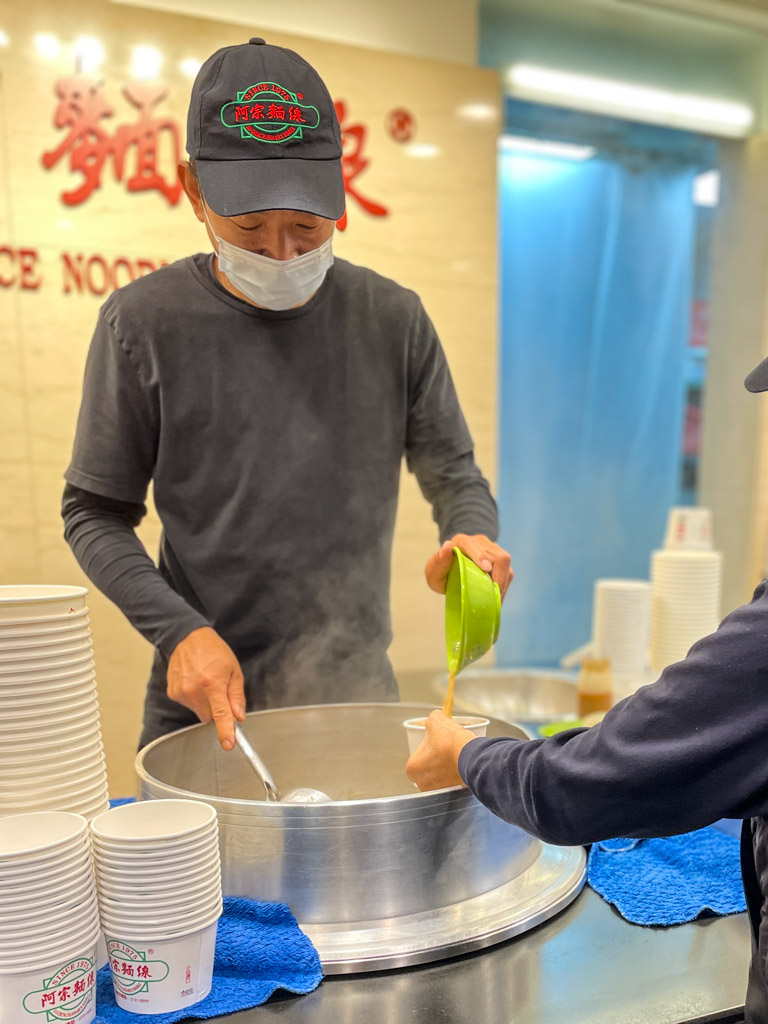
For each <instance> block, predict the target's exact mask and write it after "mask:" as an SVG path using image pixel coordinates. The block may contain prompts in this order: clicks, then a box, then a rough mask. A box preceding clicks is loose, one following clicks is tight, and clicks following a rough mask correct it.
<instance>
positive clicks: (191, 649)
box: [62, 39, 511, 749]
mask: <svg viewBox="0 0 768 1024" xmlns="http://www.w3.org/2000/svg"><path fill="white" fill-rule="evenodd" d="M187 151H188V153H189V156H190V161H189V163H184V164H182V165H181V166H180V167H179V175H180V180H181V183H182V185H183V187H184V190H185V192H186V194H187V196H188V198H189V201H190V203H191V205H192V209H193V210H194V212H195V215H196V217H197V218H198V220H199V221H201V223H203V224H204V225H205V227H206V230H207V232H208V237H209V239H210V241H211V244H212V246H213V249H214V254H213V255H204V254H199V255H197V256H192V257H189V258H187V259H184V260H181V261H179V262H178V263H174V264H172V265H171V266H168V267H165V268H163V269H161V270H158V271H157V272H155V273H154V274H151V275H149V276H148V277H145V278H142V279H141V280H138V281H135V282H134V283H132V284H130V285H128V286H127V287H125V288H122V289H120V290H119V291H117V292H116V293H115V294H114V295H112V296H111V297H110V298H109V299H108V301H107V302H106V303H105V305H104V306H103V308H102V310H101V312H100V316H99V320H98V324H97V327H96V332H95V335H94V338H93V341H92V343H91V348H90V352H89V355H88V361H87V365H86V372H85V383H84V388H83V400H82V406H81V409H80V416H79V419H78V425H77V434H76V437H75V443H74V451H73V455H72V462H71V464H70V466H69V468H68V470H67V472H66V474H65V475H66V479H67V487H66V490H65V492H64V499H63V508H62V513H63V516H64V521H65V536H66V539H67V541H68V543H69V544H70V546H71V547H72V550H73V551H74V553H75V555H76V557H77V559H78V561H79V562H80V564H81V566H82V567H83V569H84V570H85V572H86V573H87V574H88V576H89V577H90V579H91V580H93V582H94V583H95V584H96V585H97V586H98V587H99V589H101V590H102V591H103V592H104V593H105V594H106V595H107V596H108V597H110V598H111V599H112V600H113V601H114V602H115V604H117V605H118V607H119V608H120V609H121V610H122V611H123V612H124V613H125V615H126V616H127V617H128V619H129V620H130V621H131V622H132V623H133V625H134V626H135V627H136V628H137V629H138V630H139V631H140V632H141V633H142V634H143V635H144V636H145V637H147V639H149V640H150V641H151V642H152V643H153V644H154V645H155V648H156V653H155V658H154V663H153V668H152V672H151V677H150V682H149V687H148V691H147V698H146V703H145V713H144V728H143V732H142V737H141V741H140V742H141V744H142V745H144V744H146V743H148V742H150V741H151V740H153V739H155V738H156V737H158V736H160V735H163V734H164V733H166V732H169V731H172V730H173V729H177V728H180V727H183V726H185V725H190V724H193V723H194V722H196V721H198V720H202V721H208V720H210V719H213V720H214V721H215V722H216V727H217V730H218V734H219V739H220V741H221V743H222V745H223V747H224V748H225V749H231V748H232V746H233V743H234V721H235V720H236V719H242V717H243V715H244V714H245V711H246V710H247V709H249V710H251V709H258V708H265V707H274V706H280V705H283V706H285V705H292V704H311V703H322V702H328V701H360V700H396V699H397V695H398V694H397V685H396V682H395V680H394V676H393V674H392V669H391V666H390V664H389V661H388V658H387V653H386V652H387V647H388V645H389V643H390V640H391V632H390V622H389V576H390V558H391V546H392V535H393V530H394V521H395V510H396V504H397V491H398V483H399V474H400V464H401V461H402V457H403V455H405V457H406V459H407V461H408V466H409V468H410V469H411V470H412V471H413V472H414V473H415V474H416V476H417V478H418V481H419V484H420V486H421V489H422V491H423V493H424V495H425V496H426V497H427V498H428V500H429V501H430V502H431V504H432V507H433V511H434V516H435V519H436V521H437V523H438V525H439V529H440V537H441V541H442V542H443V543H442V546H441V548H440V550H439V551H438V552H437V553H436V554H435V555H434V556H433V557H432V558H431V559H430V560H429V562H428V564H427V580H428V583H429V585H430V586H431V587H432V588H433V589H435V590H437V591H444V589H445V577H446V575H447V572H448V569H449V568H450V564H451V560H452V557H453V556H452V550H451V549H452V545H454V544H455V545H458V546H459V547H461V548H462V549H463V550H464V551H465V552H466V553H467V554H468V555H469V556H470V557H471V558H473V559H474V560H475V561H476V562H478V564H480V565H481V566H482V567H483V568H484V569H486V571H488V572H490V573H492V574H493V577H494V579H495V580H496V581H497V582H498V583H499V584H500V586H501V588H502V590H506V587H507V585H508V583H509V580H510V578H511V573H510V569H509V556H508V555H507V554H506V552H504V551H502V550H501V548H499V547H498V545H497V544H495V542H494V538H495V537H496V535H497V530H498V523H497V516H496V507H495V504H494V502H493V499H492V497H491V495H490V492H489V489H488V484H487V483H486V481H485V479H484V478H483V476H482V475H481V473H480V471H479V470H478V468H477V466H476V465H475V462H474V457H473V451H472V440H471V438H470V435H469V432H468V430H467V427H466V424H465V422H464V419H463V416H462V414H461V410H460V408H459V405H458V401H457V398H456V393H455V390H454V387H453V383H452V381H451V377H450V373H449V370H448V367H447V364H446V361H445V356H444V354H443V351H442V348H441V346H440V342H439V340H438V338H437V336H436V334H435V330H434V328H433V326H432V324H431V323H430V321H429V318H428V317H427V315H426V313H425V312H424V309H423V307H422V305H421V303H420V301H419V299H418V297H417V296H416V295H415V294H414V293H413V292H410V291H407V290H406V289H404V288H401V287H400V286H398V285H397V284H395V283H394V282H392V281H389V280H386V279H385V278H382V277H380V276H379V275H377V274H375V273H373V272H372V271H369V270H365V269H363V268H360V267H356V266H353V265H351V264H349V263H347V262H345V261H342V260H334V258H333V254H332V236H333V231H334V225H335V222H336V221H337V220H338V219H339V218H340V217H341V216H342V215H343V213H344V181H343V176H342V170H341V155H342V148H341V132H340V129H339V124H338V121H337V119H336V114H335V110H334V106H333V103H332V101H331V98H330V96H329V94H328V90H327V89H326V87H325V85H324V84H323V82H322V81H321V79H320V78H319V76H318V75H317V73H316V72H315V70H314V69H313V68H312V67H310V65H309V64H307V63H306V61H304V60H303V59H302V58H301V57H299V56H298V55H297V54H295V53H293V52H292V51H290V50H285V49H282V48H280V47H275V46H268V45H266V44H265V42H264V40H263V39H251V40H250V42H249V43H247V44H243V45H239V46H229V47H225V48H224V49H221V50H219V51H218V52H217V53H215V54H213V56H212V57H210V58H209V59H208V60H207V61H206V63H205V64H204V65H203V67H202V68H201V70H200V73H199V75H198V77H197V80H196V81H195V84H194V87H193V90H192V97H191V101H190V107H189V119H188V139H187ZM150 481H152V483H153V487H154V499H155V504H156V507H157V510H158V513H159V516H160V519H161V521H162V524H163V537H162V541H161V550H160V557H159V564H158V567H155V565H154V563H153V562H152V560H151V559H150V558H149V556H148V555H147V553H146V552H145V550H144V548H143V547H142V545H141V543H140V542H139V540H138V538H137V536H136V534H135V527H136V526H137V525H138V523H139V522H140V521H141V518H142V516H143V515H144V514H145V512H146V509H145V505H144V501H145V497H146V493H147V487H148V485H149V483H150Z"/></svg>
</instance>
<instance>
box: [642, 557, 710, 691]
mask: <svg viewBox="0 0 768 1024" xmlns="http://www.w3.org/2000/svg"><path fill="white" fill-rule="evenodd" d="M721 578H722V556H721V554H720V552H719V551H697V550H691V549H682V548H680V549H673V550H665V551H655V552H654V553H653V558H652V561H651V585H652V611H651V667H652V669H653V670H654V672H661V671H663V669H665V668H666V667H667V665H671V664H673V663H674V662H676V661H681V660H682V659H683V658H684V657H685V656H686V654H687V653H688V651H689V650H690V648H691V647H692V646H693V644H695V643H696V641H697V640H701V638H702V637H705V636H708V635H709V634H710V633H712V632H714V630H715V629H716V628H717V625H718V622H719V620H720V588H721Z"/></svg>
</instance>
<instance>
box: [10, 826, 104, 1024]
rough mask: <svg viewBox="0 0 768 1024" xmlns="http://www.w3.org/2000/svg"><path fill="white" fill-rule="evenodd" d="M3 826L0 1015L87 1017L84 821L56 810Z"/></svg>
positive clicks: (95, 923)
mask: <svg viewBox="0 0 768 1024" xmlns="http://www.w3.org/2000/svg"><path fill="white" fill-rule="evenodd" d="M2 825H3V828H2V829H1V830H0V1021H3V1022H6V1021H8V1022H9V1024H11V1022H12V1024H25V1022H27V1021H43V1020H56V1019H59V1020H67V1021H69V1022H70V1024H88V1022H89V1021H91V1020H93V1018H94V1015H95V1006H96V992H95V989H96V969H95V962H94V960H95V955H96V945H97V941H98V937H99V934H100V928H101V926H100V923H99V915H98V904H97V901H96V886H95V882H94V877H93V869H92V862H91V853H90V846H89V843H88V840H87V831H86V830H87V825H88V823H87V821H86V820H85V819H84V818H83V817H80V816H78V815H76V814H67V813H64V812H60V811H56V812H50V813H37V814H20V815H11V816H9V817H6V818H3V819H2ZM46 882H47V883H48V885H47V886H46V885H45V884H44V883H46Z"/></svg>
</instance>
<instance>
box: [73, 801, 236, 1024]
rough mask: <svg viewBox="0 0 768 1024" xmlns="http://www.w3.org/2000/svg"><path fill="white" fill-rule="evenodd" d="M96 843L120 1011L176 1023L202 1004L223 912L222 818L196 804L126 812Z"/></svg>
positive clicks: (131, 807)
mask: <svg viewBox="0 0 768 1024" xmlns="http://www.w3.org/2000/svg"><path fill="white" fill-rule="evenodd" d="M91 836H92V840H93V854H94V862H95V866H96V879H97V887H98V894H99V909H100V912H101V922H102V927H103V929H104V934H105V936H106V940H107V953H108V956H109V962H110V966H111V969H112V982H113V986H114V990H115V998H116V1000H117V1003H118V1005H119V1006H121V1007H122V1008H123V1009H125V1010H129V1011H131V1012H133V1013H170V1012H173V1011H174V1010H179V1009H182V1008H184V1007H186V1006H191V1005H192V1004H193V1003H196V1002H198V1001H199V1000H201V999H204V998H205V996H206V995H207V994H208V992H209V991H210V989H211V981H212V975H213V954H214V948H215V944H216V929H217V924H218V919H219V917H220V916H221V912H222V894H221V861H220V858H219V834H218V821H217V818H216V811H215V809H214V808H213V807H211V806H210V804H206V803H202V802H199V801H193V800H150V801H146V802H142V803H137V804H126V805H124V806H122V807H115V808H113V809H112V810H110V811H107V812H106V813H105V814H101V815H99V816H98V817H97V818H94V819H93V821H92V822H91ZM138 965H140V966H141V973H139V972H138Z"/></svg>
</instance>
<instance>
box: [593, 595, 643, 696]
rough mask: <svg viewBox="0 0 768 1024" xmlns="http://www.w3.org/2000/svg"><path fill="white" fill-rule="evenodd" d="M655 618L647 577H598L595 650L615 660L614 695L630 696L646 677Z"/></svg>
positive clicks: (612, 669)
mask: <svg viewBox="0 0 768 1024" xmlns="http://www.w3.org/2000/svg"><path fill="white" fill-rule="evenodd" d="M650 618H651V584H650V583H649V582H648V581H647V580H622V579H605V580H596V581H595V591H594V606H593V615H592V639H593V652H594V656H595V657H596V658H607V659H608V661H610V663H611V675H612V678H613V686H614V696H615V697H617V698H620V697H624V696H627V695H628V694H629V693H631V692H633V691H634V690H636V689H637V687H638V686H639V685H641V684H642V683H643V682H644V681H645V678H646V668H647V663H648V641H649V630H650Z"/></svg>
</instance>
